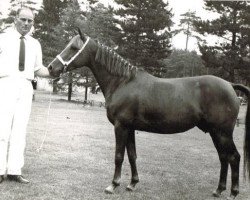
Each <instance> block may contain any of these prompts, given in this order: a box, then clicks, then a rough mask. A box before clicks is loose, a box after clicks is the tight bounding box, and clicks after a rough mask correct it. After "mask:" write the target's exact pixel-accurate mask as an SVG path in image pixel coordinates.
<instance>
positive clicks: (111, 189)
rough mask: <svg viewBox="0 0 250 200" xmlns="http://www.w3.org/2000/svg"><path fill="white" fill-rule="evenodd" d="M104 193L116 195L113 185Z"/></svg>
mask: <svg viewBox="0 0 250 200" xmlns="http://www.w3.org/2000/svg"><path fill="white" fill-rule="evenodd" d="M104 191H105V193H106V194H114V191H115V189H114V186H113V185H110V186H108V187H107V188H106V189H105V190H104Z"/></svg>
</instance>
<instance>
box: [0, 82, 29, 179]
mask: <svg viewBox="0 0 250 200" xmlns="http://www.w3.org/2000/svg"><path fill="white" fill-rule="evenodd" d="M0 93H1V97H0V175H4V174H5V173H7V174H12V175H21V169H22V167H23V165H24V150H25V144H26V128H27V125H28V121H29V116H30V111H31V104H32V94H33V88H32V85H31V82H30V81H29V80H27V79H24V78H17V77H3V78H0Z"/></svg>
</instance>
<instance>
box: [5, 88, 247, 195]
mask: <svg viewBox="0 0 250 200" xmlns="http://www.w3.org/2000/svg"><path fill="white" fill-rule="evenodd" d="M66 98H67V97H66V96H59V95H52V101H51V109H50V113H49V117H47V113H48V107H49V94H48V93H44V92H40V91H37V93H36V99H35V101H34V102H33V108H32V114H31V119H30V123H29V126H28V132H27V134H28V135H27V148H26V157H25V158H26V161H25V166H24V168H23V175H24V176H25V177H27V178H28V179H30V181H31V183H30V184H28V185H22V184H18V183H14V182H9V181H4V182H3V183H2V184H1V185H0V192H1V195H0V199H1V200H12V199H15V200H62V199H65V200H66V199H67V200H88V199H89V200H99V199H100V200H102V199H114V200H117V199H120V200H125V199H134V200H138V199H143V200H154V199H155V200H213V199H218V200H220V199H226V197H227V196H228V195H229V193H230V186H231V183H230V182H231V181H230V174H229V176H228V189H227V191H226V192H224V193H223V195H222V196H221V198H213V197H212V196H211V194H212V191H213V190H214V189H216V187H217V184H218V179H219V171H220V163H219V159H218V155H217V152H216V150H215V147H214V146H213V144H212V140H211V138H210V136H209V134H204V133H203V132H201V131H200V130H199V129H196V128H195V129H192V130H190V131H188V132H185V133H183V134H175V135H157V134H151V133H146V132H137V134H136V143H137V154H138V159H137V165H138V172H139V178H140V182H139V183H138V185H137V190H136V191H134V192H127V191H125V188H126V186H127V184H128V183H129V181H130V166H129V163H128V159H127V157H126V158H125V161H124V164H123V171H122V182H121V186H120V187H119V189H118V190H117V191H116V193H115V194H113V195H108V194H105V193H104V189H105V188H106V187H107V186H108V185H109V184H110V183H111V181H112V178H113V172H114V149H115V138H114V133H113V126H112V125H111V124H110V123H109V122H108V119H107V118H106V112H105V108H103V107H98V106H92V107H89V106H85V107H84V106H83V105H82V104H80V103H76V102H75V103H72V102H71V103H69V102H66V101H63V100H62V99H66ZM243 109H244V108H243ZM47 119H48V123H47ZM46 131H47V135H46V138H45V142H44V145H43V148H42V149H41V150H40V151H37V149H38V148H39V147H40V145H41V143H42V141H43V137H44V134H45V132H46ZM243 136H244V126H243V125H242V124H240V126H239V127H236V128H235V132H234V138H235V139H234V140H235V143H236V146H237V148H238V150H239V152H240V154H241V156H242V158H243V153H242V150H243ZM242 160H243V159H242ZM241 163H242V162H241ZM242 168H243V167H242V165H241V173H240V175H241V176H240V194H239V195H238V198H237V199H238V200H247V199H250V184H249V183H247V182H244V181H243V177H242Z"/></svg>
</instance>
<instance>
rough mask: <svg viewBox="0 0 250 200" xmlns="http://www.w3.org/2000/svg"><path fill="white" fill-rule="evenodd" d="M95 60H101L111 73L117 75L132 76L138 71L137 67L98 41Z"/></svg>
mask: <svg viewBox="0 0 250 200" xmlns="http://www.w3.org/2000/svg"><path fill="white" fill-rule="evenodd" d="M95 61H96V62H99V63H100V64H101V65H102V66H104V67H105V68H106V70H107V71H108V72H109V73H110V74H112V75H115V76H120V77H127V78H132V77H134V76H135V75H136V72H137V67H135V66H133V65H132V64H130V63H129V62H128V61H127V60H125V59H123V58H122V57H121V56H120V55H118V54H117V53H116V52H115V51H114V50H113V49H111V48H109V47H107V46H105V45H103V44H100V43H98V49H97V53H96V56H95Z"/></svg>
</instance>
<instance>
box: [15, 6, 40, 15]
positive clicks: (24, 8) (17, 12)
mask: <svg viewBox="0 0 250 200" xmlns="http://www.w3.org/2000/svg"><path fill="white" fill-rule="evenodd" d="M22 10H29V11H31V13H32V15H33V17H35V15H34V13H33V11H32V9H31V8H29V7H25V6H24V7H21V8H18V10H17V11H16V17H18V16H19V14H20V12H21V11H22Z"/></svg>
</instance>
